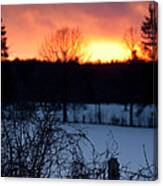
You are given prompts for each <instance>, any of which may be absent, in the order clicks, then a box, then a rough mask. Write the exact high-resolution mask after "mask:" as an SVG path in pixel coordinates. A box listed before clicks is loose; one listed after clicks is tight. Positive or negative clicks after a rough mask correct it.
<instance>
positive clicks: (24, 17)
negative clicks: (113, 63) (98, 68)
mask: <svg viewBox="0 0 163 186" xmlns="http://www.w3.org/2000/svg"><path fill="white" fill-rule="evenodd" d="M1 10H2V18H3V23H4V25H5V26H6V30H7V37H8V46H9V54H10V58H11V59H12V58H15V57H19V58H23V59H26V58H39V54H38V51H39V48H40V46H41V44H42V42H43V40H44V38H45V36H47V35H48V34H50V33H53V32H55V31H56V30H57V29H60V28H62V27H79V28H80V30H81V32H82V33H83V35H84V37H85V38H86V39H87V40H88V42H87V52H88V53H91V57H90V61H96V60H101V61H110V60H112V59H114V60H115V59H118V60H123V59H127V58H128V57H129V55H130V52H129V50H128V49H127V48H126V45H125V43H124V40H123V37H124V33H125V32H126V30H127V29H128V28H129V27H133V28H135V29H136V30H137V31H138V35H139V33H140V26H141V23H142V20H143V18H144V16H145V15H148V2H125V3H122V2H121V3H94V4H93V3H83V4H81V3H80V4H49V5H3V6H2V7H1Z"/></svg>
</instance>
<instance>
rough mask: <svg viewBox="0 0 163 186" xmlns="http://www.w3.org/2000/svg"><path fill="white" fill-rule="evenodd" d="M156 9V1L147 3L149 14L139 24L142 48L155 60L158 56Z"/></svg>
mask: <svg viewBox="0 0 163 186" xmlns="http://www.w3.org/2000/svg"><path fill="white" fill-rule="evenodd" d="M157 14H158V10H157V3H156V2H152V3H150V4H149V15H148V16H145V17H144V21H143V23H142V26H141V34H142V46H143V50H144V51H145V52H146V53H147V54H148V57H149V58H150V59H151V60H154V61H156V60H157V58H158V54H157V49H158V46H157V45H158V20H157V18H158V16H157Z"/></svg>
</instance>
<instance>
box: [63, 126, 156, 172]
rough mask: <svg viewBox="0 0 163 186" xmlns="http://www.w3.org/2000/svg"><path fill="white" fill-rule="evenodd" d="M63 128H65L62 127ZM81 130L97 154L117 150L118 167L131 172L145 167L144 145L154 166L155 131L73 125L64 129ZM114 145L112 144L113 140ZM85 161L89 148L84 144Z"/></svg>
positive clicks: (87, 157)
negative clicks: (107, 150)
mask: <svg viewBox="0 0 163 186" xmlns="http://www.w3.org/2000/svg"><path fill="white" fill-rule="evenodd" d="M64 127H65V126H64ZM72 127H73V128H75V129H83V131H84V132H85V133H86V134H87V135H88V137H89V138H90V139H91V140H92V142H93V143H94V145H95V147H96V150H98V152H99V153H101V152H103V151H105V150H106V146H107V147H108V149H109V150H112V151H114V148H118V149H117V152H118V155H117V158H118V159H119V162H120V165H121V166H123V165H127V166H128V167H129V168H130V169H131V170H135V171H136V170H138V169H139V168H140V167H141V166H145V165H146V164H145V157H144V154H143V145H145V150H146V154H147V156H148V160H149V162H150V164H155V161H156V159H155V158H156V152H155V151H154V149H155V147H156V146H157V144H156V136H155V132H156V129H147V128H129V127H116V126H100V125H89V124H88V125H87V126H86V125H85V124H76V125H75V124H73V125H68V126H66V128H69V129H70V128H72ZM71 130H72V129H71ZM112 135H113V136H112ZM112 138H114V140H115V142H116V143H117V144H118V146H117V147H116V143H115V144H113V142H114V141H113V139H112ZM82 148H83V151H84V154H85V159H87V160H88V161H89V158H90V157H89V155H90V148H89V147H87V145H86V144H83V145H82Z"/></svg>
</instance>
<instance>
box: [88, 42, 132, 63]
mask: <svg viewBox="0 0 163 186" xmlns="http://www.w3.org/2000/svg"><path fill="white" fill-rule="evenodd" d="M87 51H88V53H90V60H91V61H93V62H96V61H103V62H110V61H112V60H114V61H115V60H119V61H123V60H125V59H127V58H128V57H129V55H130V52H129V51H128V50H127V49H126V48H125V47H124V45H123V44H122V43H118V42H117V43H116V42H110V41H92V42H90V44H89V45H88V47H87Z"/></svg>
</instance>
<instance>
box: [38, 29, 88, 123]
mask: <svg viewBox="0 0 163 186" xmlns="http://www.w3.org/2000/svg"><path fill="white" fill-rule="evenodd" d="M84 44H85V41H84V37H83V36H82V34H81V32H80V30H79V28H72V29H71V28H68V27H65V28H61V29H59V30H57V31H56V33H55V34H52V35H51V36H50V37H48V38H45V41H44V43H43V45H42V48H41V50H40V52H39V53H40V56H41V58H42V59H43V60H45V61H48V62H56V61H60V62H62V63H64V64H65V63H68V62H72V61H75V62H79V61H82V60H84V59H85V54H84ZM67 99H68V70H67V66H66V65H64V66H63V94H62V108H63V122H64V123H65V122H67V120H68V119H67Z"/></svg>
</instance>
